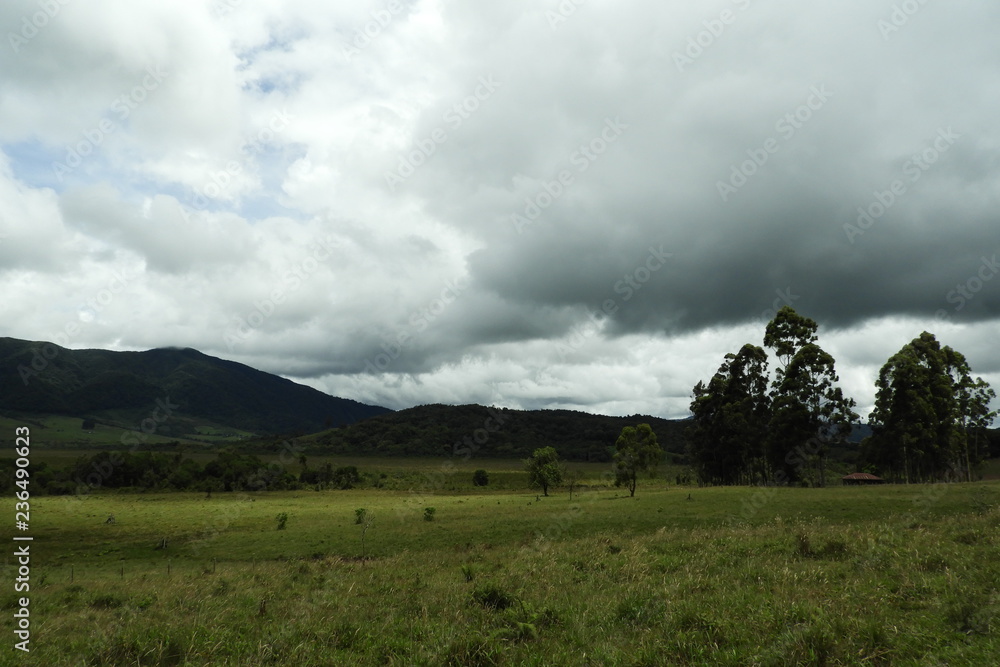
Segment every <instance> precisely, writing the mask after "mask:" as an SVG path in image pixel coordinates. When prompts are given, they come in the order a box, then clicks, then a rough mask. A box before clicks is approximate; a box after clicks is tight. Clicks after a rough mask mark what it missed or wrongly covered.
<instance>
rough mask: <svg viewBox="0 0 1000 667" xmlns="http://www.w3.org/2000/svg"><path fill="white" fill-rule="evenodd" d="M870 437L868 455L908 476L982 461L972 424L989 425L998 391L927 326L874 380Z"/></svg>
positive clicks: (936, 475) (935, 474) (929, 475)
mask: <svg viewBox="0 0 1000 667" xmlns="http://www.w3.org/2000/svg"><path fill="white" fill-rule="evenodd" d="M876 387H877V390H878V391H877V393H876V395H875V409H874V410H873V411H872V416H871V423H872V427H873V431H874V432H873V434H872V437H871V438H869V440H868V441H867V442H866V445H865V458H866V460H867V461H868V462H870V463H872V464H874V465H875V466H877V467H878V468H879V470H881V471H883V472H885V473H886V474H888V475H891V476H895V477H901V478H903V479H905V480H906V481H922V480H932V479H940V478H941V477H942V476H943V475H944V474H945V473H946V472H947V471H948V470H949V469H953V470H963V469H964V470H965V471H966V475H965V477H966V478H968V477H969V473H970V471H969V468H971V467H972V465H974V463H978V461H974V459H975V458H977V457H978V456H979V454H978V452H977V453H976V454H975V455H973V454H972V452H970V451H969V443H968V429H969V427H970V426H972V427H973V428H974V429H975V428H982V427H985V426H988V425H989V423H990V422H991V421H992V420H993V418H994V417H995V416H996V415H995V413H992V412H990V411H989V402H990V399H992V398H993V397H994V395H995V394H994V392H993V390H992V389H990V387H989V385H988V384H987V383H986V382H984V381H983V380H982V378H977V379H976V380H973V379H972V378H971V371H970V369H969V365H968V362H967V361H966V359H965V357H964V356H963V355H962V354H961V353H960V352H956V351H955V350H953V349H952V348H950V347H948V346H944V347H942V346H941V344H940V343H939V342H938V340H937V339H936V338H935V337H934V335H933V334H930V333H928V332H926V331H925V332H923V333H921V334H920V336H918V337H917V338H914V339H913V340H912V341H910V342H909V343H907V344H906V345H904V346H903V347H902V348H901V349H900V351H899V352H897V353H896V354H894V355H893V356H892V357H890V358H889V360H888V361H887V362H886V363H885V365H883V366H882V369H881V370H880V371H879V377H878V380H877V381H876Z"/></svg>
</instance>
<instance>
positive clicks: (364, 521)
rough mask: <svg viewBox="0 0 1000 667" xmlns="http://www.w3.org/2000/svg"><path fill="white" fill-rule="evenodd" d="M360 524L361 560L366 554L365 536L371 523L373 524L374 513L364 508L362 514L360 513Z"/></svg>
mask: <svg viewBox="0 0 1000 667" xmlns="http://www.w3.org/2000/svg"><path fill="white" fill-rule="evenodd" d="M355 513H357V510H355ZM360 524H361V560H364V559H365V554H366V552H365V537H366V536H367V535H368V530H369V529H370V528H371V527H372V526H373V525H375V513H374V512H369V511H367V510H365V511H364V514H363V515H362V518H361V522H360Z"/></svg>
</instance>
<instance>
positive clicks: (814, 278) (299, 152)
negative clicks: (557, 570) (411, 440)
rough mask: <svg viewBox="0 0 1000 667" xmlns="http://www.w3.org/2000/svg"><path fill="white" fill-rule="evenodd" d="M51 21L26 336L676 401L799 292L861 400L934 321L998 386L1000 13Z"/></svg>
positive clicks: (384, 390)
mask: <svg viewBox="0 0 1000 667" xmlns="http://www.w3.org/2000/svg"><path fill="white" fill-rule="evenodd" d="M50 4H51V3H50ZM39 7H40V5H38V4H37V3H35V2H28V1H18V2H10V3H6V4H5V5H4V6H3V7H2V9H0V25H2V26H4V27H5V28H6V30H5V31H4V34H8V35H9V34H14V35H16V36H17V39H15V40H14V42H13V43H11V41H10V38H9V36H8V43H7V44H6V45H5V46H7V47H9V48H3V49H0V71H2V72H4V74H3V75H0V93H2V94H0V198H2V199H3V201H4V202H5V207H4V211H3V213H2V214H0V215H2V218H0V234H2V235H3V237H2V238H0V281H3V282H2V283H0V288H2V289H3V290H4V293H5V295H7V294H9V295H10V296H9V298H8V302H7V305H6V308H7V311H8V314H9V315H10V316H11V317H8V318H7V319H6V320H5V324H4V325H3V327H2V328H0V334H4V335H12V336H16V337H19V338H37V339H51V338H52V337H53V336H54V335H56V334H58V333H59V332H65V329H66V326H67V323H70V322H77V323H79V324H81V325H82V328H81V329H80V331H79V332H78V333H77V334H75V335H74V336H73V337H72V340H69V341H68V342H69V343H70V344H71V346H79V347H83V346H90V347H106V346H109V347H116V348H121V349H138V348H143V347H152V346H167V345H182V346H192V347H197V348H199V349H202V350H203V351H205V352H207V353H210V354H218V355H221V356H225V357H227V358H233V359H236V360H239V361H244V362H247V363H253V364H257V365H259V366H261V367H263V368H265V369H266V370H269V371H272V372H279V373H284V374H286V375H289V376H293V377H296V378H299V379H303V380H306V381H308V382H310V383H311V384H314V385H315V386H320V387H323V388H326V389H327V390H329V391H332V392H334V393H341V394H342V395H346V396H349V397H351V398H358V399H360V400H371V401H374V402H380V403H384V404H387V405H390V406H392V407H404V406H406V405H410V404H414V403H418V402H433V401H446V402H466V401H472V400H476V401H481V402H496V403H498V404H509V405H512V406H515V405H516V406H522V407H555V406H563V407H573V408H576V409H589V410H594V411H608V412H614V413H617V414H630V413H634V412H653V413H656V414H664V415H672V416H678V415H683V414H684V413H685V411H686V408H687V402H688V401H689V393H690V387H691V386H693V385H694V383H695V382H697V381H698V380H699V379H705V378H707V377H708V376H710V375H711V374H712V373H713V372H714V371H715V369H716V368H717V366H718V364H719V362H721V359H722V355H724V354H725V353H726V352H729V351H734V350H736V349H738V348H739V346H740V345H742V344H743V343H744V342H755V343H759V342H760V339H761V337H762V334H763V326H764V323H765V322H766V321H767V319H768V318H769V317H770V315H771V313H773V312H774V310H776V309H777V308H780V307H781V306H782V305H792V306H793V307H795V308H796V309H798V310H800V311H801V312H803V313H805V314H807V315H809V316H811V317H813V318H814V319H816V320H817V321H819V322H820V324H821V326H822V337H821V342H823V343H825V344H827V345H828V346H829V347H830V348H831V349H832V350H833V351H835V353H834V354H835V357H836V358H837V360H838V366H839V368H840V369H841V376H842V378H843V382H844V383H845V388H846V389H847V390H848V392H849V393H852V394H853V395H855V396H856V397H857V398H858V399H859V402H861V403H863V404H865V403H867V404H870V403H871V400H872V399H873V387H872V382H873V381H874V374H875V373H876V372H877V369H878V367H879V366H880V365H881V363H884V361H885V359H886V358H887V357H888V356H889V355H891V354H892V353H893V352H895V351H896V350H898V349H899V347H901V346H902V345H903V344H905V343H906V342H907V341H909V340H910V339H912V338H913V337H915V336H916V335H918V334H919V333H920V331H922V330H925V329H927V330H930V331H934V332H940V335H941V338H942V340H949V341H950V340H954V341H955V343H954V346H955V347H956V349H959V350H960V351H963V352H966V354H967V355H968V356H969V357H970V360H973V362H974V363H973V368H974V370H975V371H978V372H980V373H983V374H987V375H988V376H989V377H995V374H997V373H998V372H1000V369H998V368H997V365H996V360H995V359H994V357H995V355H991V352H992V347H993V341H995V340H996V334H997V333H998V331H997V329H998V323H1000V280H994V278H995V277H996V274H997V273H1000V269H997V268H996V267H997V264H996V260H995V257H996V256H997V255H1000V241H998V240H997V235H996V228H997V219H996V213H995V212H996V210H997V209H998V206H997V205H998V203H1000V202H998V199H1000V179H998V178H997V176H998V170H1000V157H998V156H1000V131H998V129H997V126H996V123H995V120H994V118H993V116H994V114H993V113H992V112H993V110H994V109H996V108H997V107H998V103H1000V86H998V85H997V71H998V70H997V63H998V60H1000V46H998V45H997V43H996V40H995V39H994V38H993V35H992V33H991V32H990V26H991V25H995V24H996V21H997V19H998V18H1000V8H998V7H997V6H995V5H994V4H992V3H987V2H970V3H963V4H962V5H961V6H959V7H950V6H949V7H945V6H938V5H936V4H933V3H928V4H925V5H921V6H920V8H919V11H916V12H911V13H910V14H904V15H899V14H898V11H897V10H896V9H895V8H894V4H893V3H889V2H877V3H863V2H861V1H860V0H855V1H852V2H848V3H846V4H845V3H841V4H839V5H838V6H837V7H835V8H834V7H832V6H831V7H819V6H817V7H812V6H801V7H787V6H784V5H780V6H779V5H774V4H768V3H757V2H752V1H751V0H736V1H732V2H719V3H716V4H715V5H713V6H711V7H708V6H702V5H691V4H690V3H681V2H666V3H652V2H648V3H642V4H640V5H635V6H630V7H629V8H628V9H627V10H622V9H621V7H620V6H617V5H611V4H610V3H606V2H596V1H595V2H587V3H581V4H579V5H577V4H574V3H562V4H559V3H555V2H552V3H543V4H541V5H539V4H537V3H528V2H512V3H502V4H496V5H490V6H488V7H487V6H474V5H456V4H449V3H441V2H437V1H430V0H427V1H413V2H402V1H400V2H399V3H389V2H380V1H377V0H373V1H371V2H364V3H356V4H351V5H338V6H331V5H329V4H324V3H319V2H315V1H313V0H300V1H297V2H280V3H279V2H276V1H268V2H254V3H249V2H239V1H237V0H215V1H213V2H209V3H204V2H194V1H192V2H181V3H174V4H172V5H169V6H166V5H162V4H157V3H153V2H134V3H130V4H129V6H128V7H127V8H124V9H123V8H121V7H118V5H117V4H116V5H114V7H113V8H112V5H111V3H108V2H103V1H102V2H95V3H87V4H86V5H85V6H84V5H82V4H78V3H56V4H55V5H53V7H58V9H57V10H53V12H51V15H49V14H46V15H45V16H44V17H43V18H38V19H37V21H36V18H37V17H36V16H35V15H36V14H37V12H39V11H40V10H39ZM43 19H44V20H43ZM25 20H27V21H28V25H33V26H34V27H35V31H34V32H33V33H32V30H30V29H28V28H26V27H25V25H26V24H25V23H24V21H25ZM33 21H36V22H37V23H38V24H39V25H34V24H33V23H32V22H33ZM22 33H23V34H22ZM28 33H32V36H31V37H30V38H28V37H26V36H25V35H27V34H28ZM74 155H75V157H74ZM60 165H61V166H60ZM116 276H117V277H116ZM110 285H114V286H115V288H116V291H114V292H112V291H111V288H110ZM105 301H106V302H107V303H104V302H105ZM949 344H951V343H949ZM989 374H994V375H989Z"/></svg>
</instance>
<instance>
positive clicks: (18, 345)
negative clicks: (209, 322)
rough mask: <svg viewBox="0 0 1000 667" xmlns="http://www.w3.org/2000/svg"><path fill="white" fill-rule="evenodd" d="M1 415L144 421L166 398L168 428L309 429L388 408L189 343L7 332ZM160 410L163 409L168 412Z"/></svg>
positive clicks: (1, 345) (1, 358) (0, 358)
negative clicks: (100, 345) (77, 339)
mask: <svg viewBox="0 0 1000 667" xmlns="http://www.w3.org/2000/svg"><path fill="white" fill-rule="evenodd" d="M0 378H2V380H0V413H4V414H7V415H15V414H54V415H65V416H71V417H80V418H91V419H94V420H96V421H97V422H98V423H107V424H114V425H120V426H126V427H129V428H136V427H138V426H139V425H140V424H141V423H142V422H143V420H145V419H148V418H149V417H150V416H151V415H154V411H156V409H157V405H158V401H159V402H160V403H159V405H163V404H164V402H166V401H168V400H169V403H170V404H171V405H172V406H174V405H175V406H177V407H176V408H174V407H171V412H172V414H171V415H170V418H169V419H161V420H160V421H159V422H158V423H157V433H158V434H161V435H166V434H169V435H178V436H180V435H184V434H188V433H194V432H196V431H195V429H197V428H198V427H199V424H205V423H207V424H209V425H211V426H213V427H214V428H229V429H232V430H233V431H250V432H254V433H259V434H274V433H310V432H315V431H319V430H321V429H325V428H330V427H331V426H343V425H347V424H351V423H353V422H356V421H359V420H362V419H366V418H368V417H373V416H376V415H380V414H384V413H387V412H389V410H388V409H387V408H382V407H378V406H372V405H365V404H364V403H359V402H357V401H352V400H348V399H344V398H336V397H334V396H329V395H327V394H324V393H323V392H320V391H317V390H316V389H313V388H311V387H306V386H304V385H300V384H297V383H295V382H292V381H291V380H286V379H285V378H281V377H278V376H276V375H271V374H270V373H265V372H263V371H259V370H256V369H253V368H251V367H249V366H245V365H243V364H239V363H236V362H233V361H226V360H224V359H219V358H216V357H211V356H208V355H206V354H202V353H201V352H199V351H197V350H194V349H191V348H186V349H179V348H163V349H155V350H148V351H145V352H112V351H109V350H70V349H67V348H63V347H59V346H57V345H52V344H51V343H41V342H32V341H24V340H17V339H14V338H0ZM163 414H164V413H163V412H162V411H161V412H160V413H159V415H161V416H162V415H163Z"/></svg>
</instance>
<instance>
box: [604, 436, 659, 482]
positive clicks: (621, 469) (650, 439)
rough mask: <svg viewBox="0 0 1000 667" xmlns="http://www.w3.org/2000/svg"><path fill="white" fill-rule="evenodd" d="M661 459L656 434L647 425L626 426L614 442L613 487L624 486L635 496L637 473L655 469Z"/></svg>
mask: <svg viewBox="0 0 1000 667" xmlns="http://www.w3.org/2000/svg"><path fill="white" fill-rule="evenodd" d="M662 457H663V450H662V449H660V445H659V444H657V442H656V434H655V433H653V429H652V428H650V426H649V424H639V425H638V426H626V427H625V428H623V429H622V432H621V435H619V436H618V441H617V442H615V454H614V469H615V485H616V486H625V487H626V488H628V490H629V496H635V486H636V482H637V481H638V477H639V473H640V472H644V471H646V470H649V469H651V468H655V467H656V465H657V464H658V463H659V462H660V459H661V458H662Z"/></svg>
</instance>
